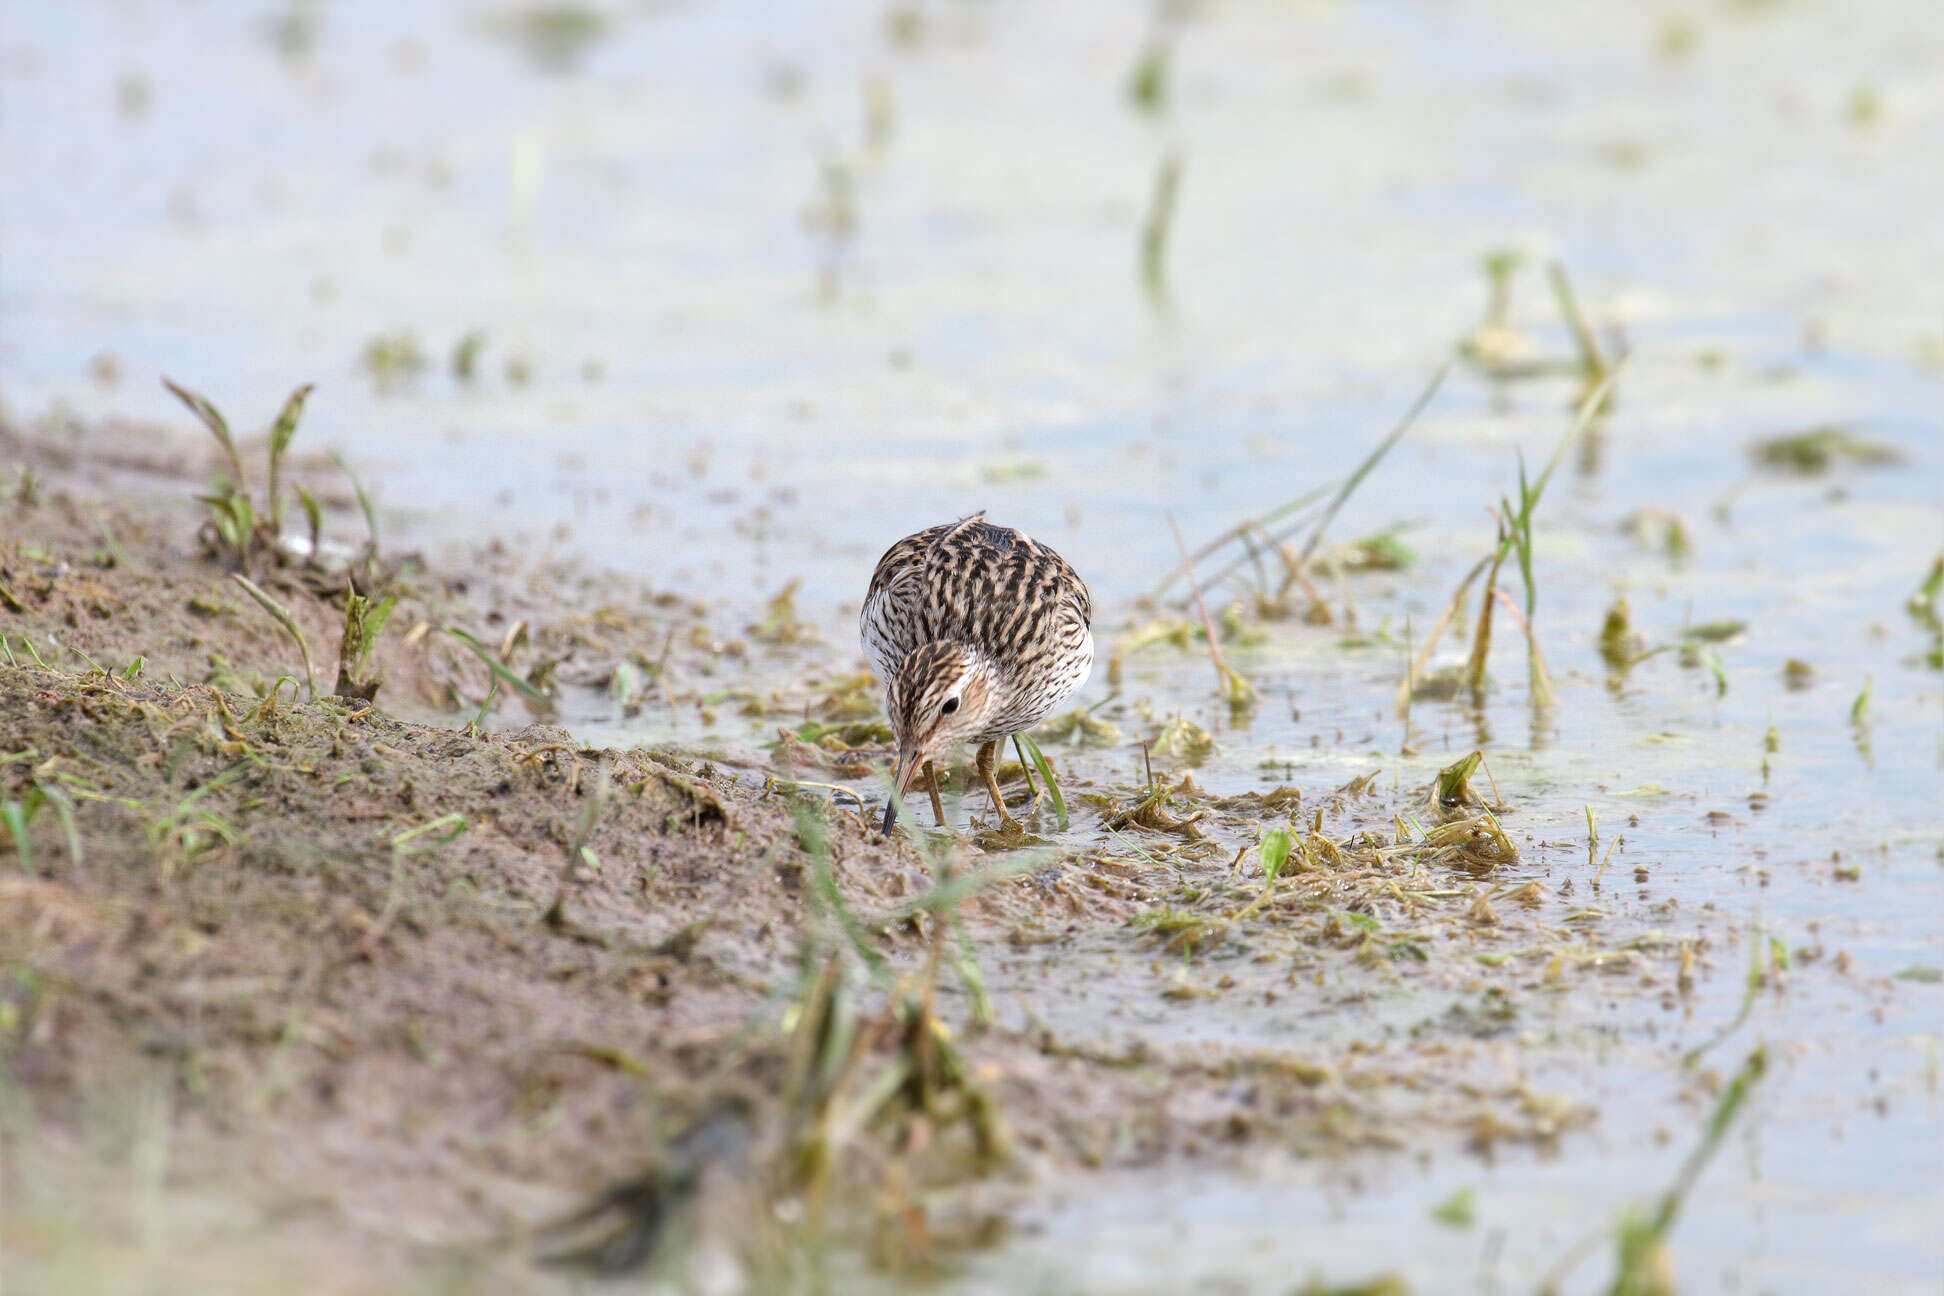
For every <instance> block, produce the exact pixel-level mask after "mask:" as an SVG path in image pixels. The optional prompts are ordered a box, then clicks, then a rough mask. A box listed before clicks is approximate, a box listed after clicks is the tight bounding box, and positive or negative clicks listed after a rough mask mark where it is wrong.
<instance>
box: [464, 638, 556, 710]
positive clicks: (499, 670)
mask: <svg viewBox="0 0 1944 1296" xmlns="http://www.w3.org/2000/svg"><path fill="white" fill-rule="evenodd" d="M446 633H447V634H449V635H451V636H452V637H453V638H454V639H457V640H458V641H459V642H460V643H462V644H464V645H466V647H468V648H470V649H472V650H473V653H474V654H475V655H476V656H477V657H478V658H479V660H480V661H482V662H485V663H486V669H487V670H489V671H491V672H492V673H493V678H494V679H496V680H499V681H500V682H501V683H503V684H505V685H506V686H507V687H509V688H511V689H512V690H513V691H514V692H516V693H518V694H520V695H521V696H522V697H526V698H531V699H532V700H533V701H535V702H539V703H541V704H542V705H548V704H549V700H548V698H547V695H546V694H545V693H542V692H541V691H540V690H539V689H537V688H535V687H533V685H532V684H530V683H528V682H527V680H526V679H525V678H524V677H522V676H519V675H515V674H514V673H513V672H512V670H510V669H509V668H508V667H507V665H506V663H505V662H503V661H501V660H500V659H499V658H497V657H495V656H493V654H492V652H491V650H489V649H488V648H487V647H486V645H485V644H483V643H481V642H479V640H477V639H475V638H473V637H472V636H471V635H469V634H467V633H466V632H465V631H464V630H456V629H454V628H453V627H451V626H447V627H446Z"/></svg>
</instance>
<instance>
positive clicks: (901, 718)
mask: <svg viewBox="0 0 1944 1296" xmlns="http://www.w3.org/2000/svg"><path fill="white" fill-rule="evenodd" d="M1092 620H1093V599H1092V597H1091V596H1090V595H1089V594H1088V593H1087V584H1086V582H1085V581H1083V580H1081V579H1080V577H1079V575H1078V573H1076V572H1075V571H1074V570H1073V568H1072V567H1070V566H1068V565H1067V561H1066V559H1064V558H1062V557H1060V555H1058V554H1056V553H1054V552H1053V551H1052V550H1051V549H1048V548H1047V547H1046V546H1045V545H1043V544H1041V543H1039V542H1038V541H1037V540H1034V539H1032V538H1031V537H1029V536H1028V535H1026V534H1025V533H1024V532H1022V531H1015V530H1013V529H1012V528H1011V527H1002V526H995V525H993V524H992V523H990V522H988V521H986V520H985V513H984V512H983V511H981V512H978V513H974V514H973V515H972V516H971V517H968V518H963V519H961V520H959V521H957V522H946V523H943V524H941V525H939V526H935V527H928V528H926V529H925V530H923V531H920V532H918V533H917V534H916V535H909V536H906V537H905V538H904V539H902V540H900V541H898V543H896V544H894V545H892V546H891V547H890V548H889V549H887V550H886V551H885V554H884V557H882V558H880V559H878V565H877V570H876V571H874V572H872V573H871V589H870V592H869V593H868V594H866V595H865V597H864V611H863V614H862V615H861V616H860V617H859V618H858V621H859V631H860V633H861V635H862V637H863V640H864V655H865V656H866V657H869V658H870V659H871V665H872V667H873V668H875V669H876V671H877V675H878V678H879V679H880V680H882V681H883V682H884V691H885V703H884V709H885V712H886V714H888V715H889V716H890V717H891V732H892V733H893V735H895V736H896V738H897V741H898V765H897V771H896V775H895V787H896V789H897V792H896V795H895V796H893V797H892V798H891V800H890V802H889V803H888V804H887V805H886V806H885V807H884V828H883V830H884V831H885V832H887V833H888V832H890V831H891V825H892V824H893V823H894V822H895V821H896V819H897V815H898V798H899V797H902V796H904V794H905V793H906V792H908V791H910V789H911V785H912V783H913V782H914V781H915V780H916V778H917V776H918V773H919V771H920V770H921V769H922V770H923V771H925V773H926V776H927V778H928V779H929V780H930V788H931V796H932V810H933V813H935V814H938V817H939V820H940V822H941V823H942V822H943V821H944V815H943V813H942V812H941V811H940V809H939V804H938V782H937V775H936V772H935V771H934V770H933V767H932V761H933V759H934V758H937V757H940V756H943V755H945V754H946V753H947V752H949V751H951V750H952V749H953V748H954V747H957V746H960V745H961V744H963V745H971V744H977V745H978V749H979V775H980V777H981V778H983V779H984V780H985V785H986V791H987V792H989V793H991V795H992V804H993V806H994V808H995V809H997V810H998V811H999V818H1000V820H1001V821H1002V822H1003V823H1007V824H1010V823H1011V822H1012V821H1013V819H1012V816H1011V815H1010V814H1007V813H1006V803H1005V800H1004V799H1003V798H1002V797H1001V796H1000V795H999V783H998V780H996V779H995V778H993V775H992V762H993V756H994V754H995V753H996V752H997V751H998V749H999V744H1000V742H1002V741H1003V740H1005V739H1006V738H1010V737H1014V736H1015V735H1017V734H1019V733H1021V732H1023V731H1024V730H1027V729H1031V728H1032V727H1033V726H1034V725H1036V724H1038V723H1039V722H1040V721H1042V720H1044V719H1045V718H1046V717H1047V716H1049V715H1051V714H1052V713H1053V709H1054V708H1055V707H1057V706H1059V705H1060V703H1062V702H1064V701H1066V700H1067V698H1069V697H1071V696H1072V695H1073V692H1074V690H1075V689H1078V688H1079V687H1080V686H1081V685H1082V684H1084V683H1086V682H1087V676H1088V674H1089V673H1090V672H1091V671H1092V670H1093V654H1094V641H1093V630H1092V629H1091V628H1090V623H1091V622H1092Z"/></svg>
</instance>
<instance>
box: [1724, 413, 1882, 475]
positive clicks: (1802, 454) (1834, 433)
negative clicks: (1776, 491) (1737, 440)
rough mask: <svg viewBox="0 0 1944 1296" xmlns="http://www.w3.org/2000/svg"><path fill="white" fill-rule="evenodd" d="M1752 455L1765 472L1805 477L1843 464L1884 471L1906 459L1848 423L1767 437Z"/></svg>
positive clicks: (1759, 442) (1753, 449)
mask: <svg viewBox="0 0 1944 1296" xmlns="http://www.w3.org/2000/svg"><path fill="white" fill-rule="evenodd" d="M1749 453H1750V455H1752V456H1753V457H1754V460H1755V462H1756V463H1758V464H1760V465H1761V466H1762V467H1764V468H1775V469H1786V470H1788V471H1790V472H1796V473H1801V474H1804V475H1805V476H1806V475H1809V474H1813V473H1823V472H1828V471H1829V470H1830V469H1831V468H1833V467H1835V466H1836V465H1837V464H1839V463H1852V464H1859V465H1862V466H1864V467H1881V466H1884V465H1888V464H1894V463H1897V462H1899V461H1900V460H1901V458H1902V456H1901V455H1900V454H1899V453H1898V452H1897V450H1896V449H1895V448H1894V447H1892V446H1887V445H1883V444H1881V443H1879V442H1876V441H1870V440H1867V439H1865V438H1863V437H1861V436H1858V435H1857V433H1856V429H1855V428H1854V427H1852V426H1850V425H1848V424H1844V423H1819V424H1817V425H1816V426H1814V427H1810V428H1804V429H1803V430H1801V431H1799V432H1786V433H1782V434H1780V435H1777V436H1772V437H1764V438H1763V439H1761V440H1760V441H1757V442H1756V443H1755V444H1754V445H1753V446H1751V447H1749Z"/></svg>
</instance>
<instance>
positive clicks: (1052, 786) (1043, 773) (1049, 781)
mask: <svg viewBox="0 0 1944 1296" xmlns="http://www.w3.org/2000/svg"><path fill="white" fill-rule="evenodd" d="M1019 740H1020V741H1021V742H1022V743H1024V744H1025V745H1026V754H1027V755H1028V756H1030V757H1032V759H1033V768H1034V769H1036V770H1038V771H1039V775H1040V777H1041V778H1043V779H1045V780H1046V791H1047V795H1049V796H1051V797H1052V798H1053V815H1054V818H1055V819H1057V820H1058V821H1059V825H1060V828H1061V829H1062V830H1063V831H1064V830H1065V828H1066V826H1067V807H1066V798H1065V797H1064V796H1062V795H1060V785H1059V783H1058V782H1057V781H1056V780H1055V779H1054V777H1053V768H1052V766H1050V765H1048V764H1047V763H1046V757H1045V755H1044V754H1043V753H1042V752H1041V751H1040V749H1039V744H1038V743H1036V742H1034V741H1033V740H1032V739H1031V738H1030V737H1028V736H1027V735H1025V734H1020V735H1019Z"/></svg>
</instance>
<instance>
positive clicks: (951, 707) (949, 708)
mask: <svg viewBox="0 0 1944 1296" xmlns="http://www.w3.org/2000/svg"><path fill="white" fill-rule="evenodd" d="M958 702H959V700H958V699H957V698H946V699H945V705H944V706H942V707H940V708H938V713H939V714H940V715H950V714H952V712H954V711H956V710H958Z"/></svg>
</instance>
